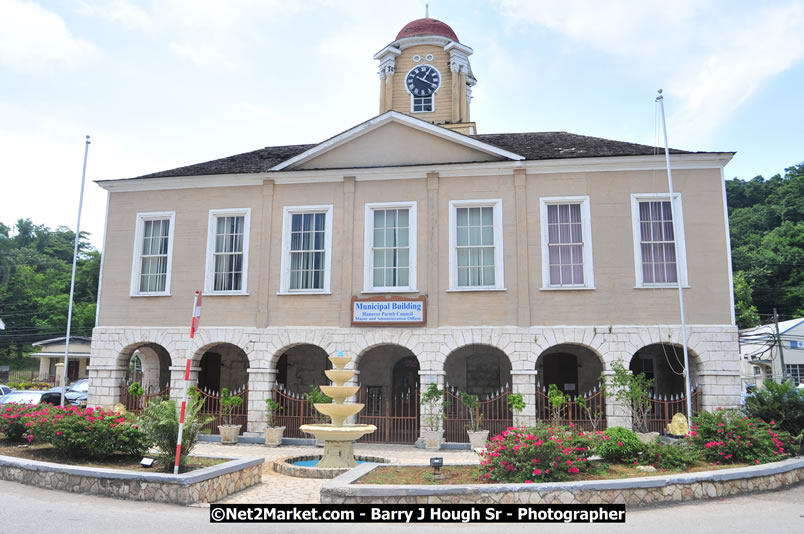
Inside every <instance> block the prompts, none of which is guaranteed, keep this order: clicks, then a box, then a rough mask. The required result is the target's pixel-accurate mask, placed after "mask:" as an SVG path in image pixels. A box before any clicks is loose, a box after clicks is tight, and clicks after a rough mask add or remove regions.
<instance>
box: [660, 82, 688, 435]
mask: <svg viewBox="0 0 804 534" xmlns="http://www.w3.org/2000/svg"><path fill="white" fill-rule="evenodd" d="M656 102H658V103H659V109H661V111H662V131H663V132H664V157H665V161H666V162H667V187H668V189H669V190H670V216H671V217H673V246H674V247H675V249H676V250H675V252H676V283H678V305H679V307H680V308H681V338H682V343H683V345H682V348H683V350H684V388H685V390H686V393H687V420H688V421H689V424H690V426H692V392H691V388H690V356H689V351H688V350H687V320H686V318H685V316H684V288H683V287H682V285H681V261H680V259H681V253H680V251H679V247H678V235H679V234H678V217H677V216H676V199H675V193H674V191H673V172H672V171H671V170H670V145H668V143H667V123H666V122H665V119H664V97H663V96H662V90H661V89H659V96H657V97H656Z"/></svg>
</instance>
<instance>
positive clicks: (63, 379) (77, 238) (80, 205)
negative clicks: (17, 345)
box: [59, 136, 89, 406]
mask: <svg viewBox="0 0 804 534" xmlns="http://www.w3.org/2000/svg"><path fill="white" fill-rule="evenodd" d="M88 154H89V136H87V140H86V144H85V145H84V170H83V171H82V172H81V196H79V197H78V222H77V223H75V243H74V244H73V273H72V276H71V277H70V302H69V304H68V305H67V335H66V336H65V338H64V369H62V370H61V399H60V400H59V404H61V405H62V406H64V390H65V389H67V363H68V360H69V354H70V327H71V326H72V319H73V293H74V292H75V264H76V262H77V261H78V242H79V241H80V239H81V209H82V208H83V207H84V181H85V179H86V176H87V155H88Z"/></svg>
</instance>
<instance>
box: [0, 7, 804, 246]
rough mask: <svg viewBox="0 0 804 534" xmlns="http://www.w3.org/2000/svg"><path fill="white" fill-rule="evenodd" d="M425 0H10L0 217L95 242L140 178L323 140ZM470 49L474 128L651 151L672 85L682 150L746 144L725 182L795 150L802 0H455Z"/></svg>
mask: <svg viewBox="0 0 804 534" xmlns="http://www.w3.org/2000/svg"><path fill="white" fill-rule="evenodd" d="M424 4H425V2H423V1H422V2H420V1H409V2H405V1H396V2H387V3H386V2H383V1H377V0H374V1H369V0H365V1H364V0H359V1H352V2H350V1H345V0H341V1H336V0H306V1H303V2H302V1H294V0H232V1H223V0H221V1H211V0H208V1H204V0H154V1H150V0H141V1H137V0H108V1H89V0H50V1H44V0H42V1H38V2H32V1H23V0H0V222H4V223H6V224H9V225H11V224H13V222H14V221H16V219H17V218H19V217H29V218H31V219H33V220H34V221H35V222H37V223H40V224H46V225H48V226H51V227H55V226H57V225H65V226H69V227H71V228H74V227H75V219H76V214H77V209H78V189H79V184H80V178H81V164H82V158H83V146H84V145H83V143H84V135H85V134H90V135H91V136H92V145H91V148H90V153H89V163H88V168H87V180H88V183H87V191H86V194H85V197H84V216H83V219H82V229H84V230H88V231H90V232H91V233H92V241H93V243H94V244H95V245H96V246H98V247H100V244H101V237H102V234H103V221H104V214H105V202H106V194H105V192H104V191H103V190H101V189H100V188H99V187H97V186H96V185H95V184H93V183H91V182H90V180H100V179H114V178H126V177H131V176H137V175H141V174H145V173H149V172H155V171H160V170H165V169H169V168H173V167H177V166H181V165H188V164H192V163H198V162H201V161H207V160H210V159H215V158H219V157H224V156H229V155H232V154H237V153H241V152H246V151H250V150H254V149H257V148H260V147H263V146H269V145H282V144H296V143H314V142H318V141H322V140H324V139H326V138H328V137H330V136H331V135H333V134H336V133H338V132H341V131H343V130H345V129H347V128H349V127H350V126H353V125H355V124H357V123H359V122H361V121H363V120H365V119H367V118H370V117H372V116H374V115H375V114H376V113H377V107H378V84H379V82H378V77H377V74H376V71H377V64H376V61H375V60H374V59H372V56H373V54H374V53H375V52H377V51H378V50H380V49H381V48H382V47H383V46H385V45H386V44H388V43H389V42H390V41H392V40H393V39H394V37H395V36H396V34H397V32H398V31H399V30H400V29H401V28H402V26H404V25H405V23H407V22H409V21H410V20H413V19H416V18H420V17H422V16H424ZM429 4H430V15H431V16H432V17H434V18H437V19H440V20H442V21H444V22H446V23H448V24H449V25H450V26H452V28H453V29H454V30H455V32H456V33H457V35H458V38H459V39H460V40H461V42H462V43H464V44H466V45H468V46H471V47H472V48H473V49H474V50H475V53H474V55H473V56H471V58H470V60H471V62H472V69H473V71H474V74H475V76H476V77H477V79H478V83H477V85H476V87H475V89H474V91H473V97H474V99H473V102H472V118H473V120H475V121H477V125H478V131H479V132H480V133H502V132H525V131H556V130H559V131H569V132H573V133H578V134H584V135H594V136H599V137H606V138H611V139H620V140H626V141H633V142H639V143H646V144H654V143H655V142H657V141H658V142H659V143H661V139H660V138H657V136H656V131H657V130H656V127H657V124H656V107H655V103H654V98H655V96H656V89H658V88H663V89H664V94H665V106H666V113H667V121H668V136H669V138H670V144H671V146H674V147H678V148H684V149H688V150H709V151H736V152H737V155H736V156H735V158H734V160H733V161H732V162H731V163H730V164H729V165H728V166H727V167H726V177H727V178H732V177H735V176H737V177H739V178H743V179H749V178H752V177H754V176H756V175H760V174H761V175H763V176H765V177H770V176H772V175H774V174H776V173H782V172H783V171H784V168H785V167H788V166H790V165H793V164H797V163H800V162H802V161H804V150H802V148H804V142H802V141H803V140H802V134H801V124H802V118H804V104H802V99H801V92H802V88H804V32H801V28H802V27H804V2H802V1H801V0H778V1H764V2H750V1H736V0H728V1H727V0H712V1H705V0H697V1H693V0H675V1H673V2H652V1H645V0H643V1H637V0H628V1H616V0H613V1H611V2H599V1H574V2H573V1H563V2H562V1H539V2H536V1H533V0H496V1H479V0H478V1H444V0H432V1H430V2H429Z"/></svg>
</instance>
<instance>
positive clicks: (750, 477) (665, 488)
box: [321, 458, 804, 506]
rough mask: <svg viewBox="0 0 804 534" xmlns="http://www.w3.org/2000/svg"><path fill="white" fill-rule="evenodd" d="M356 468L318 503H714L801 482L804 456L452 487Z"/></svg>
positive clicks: (327, 488) (332, 484) (334, 482)
mask: <svg viewBox="0 0 804 534" xmlns="http://www.w3.org/2000/svg"><path fill="white" fill-rule="evenodd" d="M376 467H377V466H376V465H368V464H366V465H359V466H358V467H356V468H355V469H353V470H352V471H350V472H348V473H345V474H343V475H341V476H339V477H337V478H335V479H333V480H330V481H328V482H326V483H325V484H324V486H323V487H322V488H321V503H322V504H346V503H348V504H381V503H385V504H447V503H449V504H474V503H479V504H585V503H588V504H601V503H610V504H626V505H628V506H648V505H655V504H660V503H669V502H683V501H691V500H698V499H714V498H719V497H726V496H730V495H738V494H743V493H751V492H758V491H768V490H775V489H779V488H782V487H785V486H791V485H794V484H798V483H800V482H802V481H804V458H796V459H790V460H785V461H783V462H776V463H772V464H765V465H756V466H752V467H744V468H739V469H724V470H720V471H706V472H701V473H684V474H676V475H666V476H657V477H646V478H634V479H621V480H589V481H583V482H554V483H544V484H493V485H490V484H484V485H455V486H435V485H433V486H390V485H379V484H354V482H355V481H356V480H358V479H359V478H360V477H362V476H364V475H365V474H366V473H368V472H369V471H371V470H372V469H375V468H376Z"/></svg>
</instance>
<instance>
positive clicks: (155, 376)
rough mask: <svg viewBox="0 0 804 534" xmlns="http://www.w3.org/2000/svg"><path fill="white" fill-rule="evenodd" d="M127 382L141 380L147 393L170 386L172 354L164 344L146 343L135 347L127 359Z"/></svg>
mask: <svg viewBox="0 0 804 534" xmlns="http://www.w3.org/2000/svg"><path fill="white" fill-rule="evenodd" d="M125 367H126V368H127V369H128V371H127V373H126V383H129V384H130V383H132V382H139V383H140V385H141V386H142V387H143V389H144V390H145V391H146V392H147V393H156V392H157V391H162V390H164V389H166V388H167V387H169V386H170V354H168V351H167V350H166V349H165V347H163V346H162V345H157V344H156V343H145V344H142V345H139V346H137V347H135V348H134V349H133V350H132V351H131V352H129V356H128V357H127V358H126V360H125Z"/></svg>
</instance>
